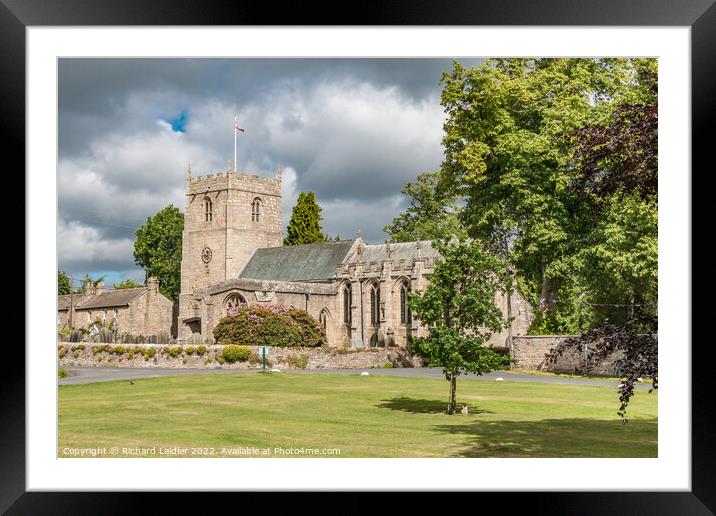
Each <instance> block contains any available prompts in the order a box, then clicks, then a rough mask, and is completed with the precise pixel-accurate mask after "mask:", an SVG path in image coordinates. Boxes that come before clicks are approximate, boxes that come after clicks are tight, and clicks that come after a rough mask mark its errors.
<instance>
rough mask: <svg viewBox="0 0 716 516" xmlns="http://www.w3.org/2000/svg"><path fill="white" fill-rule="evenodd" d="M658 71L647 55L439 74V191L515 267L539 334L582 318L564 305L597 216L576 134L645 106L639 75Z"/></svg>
mask: <svg viewBox="0 0 716 516" xmlns="http://www.w3.org/2000/svg"><path fill="white" fill-rule="evenodd" d="M655 68H656V61H655V60H648V59H581V58H579V59H571V58H560V59H488V60H486V61H485V62H484V63H483V64H482V65H480V66H478V67H476V68H465V67H463V66H462V65H460V64H459V63H455V64H454V69H453V70H452V71H451V72H447V73H445V74H444V75H443V78H442V84H443V92H442V98H441V103H442V105H443V107H444V108H445V111H446V114H447V120H446V122H445V126H444V127H445V136H444V138H443V144H444V147H445V160H444V162H443V164H442V167H441V171H440V182H441V187H442V188H443V189H446V190H447V191H449V192H452V193H453V194H454V195H456V196H458V197H460V198H462V199H463V200H464V203H465V205H464V209H463V210H462V213H461V217H462V220H463V222H464V224H465V226H466V228H467V230H468V233H469V235H470V236H471V237H474V238H478V239H480V240H481V241H483V242H484V243H485V244H486V245H487V247H488V249H489V250H490V251H492V252H494V253H497V254H500V255H501V256H505V257H508V258H509V260H510V261H511V262H512V263H513V264H514V266H515V267H516V271H517V274H518V281H519V283H520V290H522V291H523V292H524V293H525V294H526V295H527V296H528V298H529V299H530V300H531V301H532V302H533V303H534V304H535V305H536V307H537V308H538V313H539V316H538V321H541V322H542V323H543V324H542V329H543V330H544V331H574V330H575V329H578V328H574V325H577V326H578V325H579V324H582V323H584V321H582V322H581V323H580V322H579V321H578V320H579V319H581V316H579V315H578V314H577V315H575V309H570V308H566V307H569V306H572V307H575V306H578V304H579V302H580V300H583V299H584V296H583V295H582V294H583V293H584V289H585V288H586V287H585V280H584V279H583V278H581V277H578V275H577V271H578V270H579V269H581V268H582V264H581V263H579V260H577V256H578V255H579V253H580V251H581V249H582V248H583V247H584V246H585V245H588V243H589V242H590V241H591V240H592V239H593V238H592V237H593V235H592V233H593V232H594V231H596V229H597V227H598V226H599V224H600V221H599V220H598V218H595V217H597V216H598V214H599V212H598V210H597V209H596V208H597V206H596V205H595V204H596V202H595V201H596V200H595V197H594V196H593V195H585V190H584V188H583V186H584V184H585V183H584V181H583V179H584V178H585V174H584V173H582V172H580V170H581V169H580V167H579V164H578V162H579V161H580V159H579V156H577V155H576V152H575V150H576V148H577V145H578V144H579V143H580V141H581V140H584V135H583V134H580V133H579V131H580V129H582V128H584V127H587V126H595V127H596V126H604V125H606V124H608V123H609V121H610V120H611V119H612V116H613V114H614V112H615V110H616V109H617V108H618V107H619V106H622V105H627V104H628V105H643V104H645V103H647V102H648V101H649V99H650V98H652V96H653V93H652V83H651V82H650V81H648V80H645V79H644V78H645V77H647V76H648V73H645V72H649V71H654V70H655ZM580 139H581V140H580ZM595 177H600V176H599V174H593V175H592V178H595ZM559 303H562V305H564V307H565V308H566V311H567V312H568V313H567V314H562V318H561V319H559V318H558V317H557V315H558V311H559V310H558V308H560V305H559ZM584 306H588V305H584ZM563 311H564V309H563ZM570 317H571V319H570ZM586 318H587V319H588V318H589V317H586ZM584 324H586V323H584ZM570 325H571V327H570Z"/></svg>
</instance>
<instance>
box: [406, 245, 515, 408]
mask: <svg viewBox="0 0 716 516" xmlns="http://www.w3.org/2000/svg"><path fill="white" fill-rule="evenodd" d="M433 245H434V246H435V247H436V249H437V250H438V251H439V252H440V255H441V259H439V260H437V261H436V263H435V269H434V271H433V273H432V274H431V275H430V285H429V286H428V287H427V288H426V289H425V290H424V291H418V292H414V293H411V294H410V299H409V304H410V308H411V310H412V311H413V315H414V317H415V318H416V319H418V320H420V322H421V323H422V324H425V325H428V326H429V333H428V336H427V337H413V338H410V340H409V343H410V348H411V350H412V351H413V353H415V354H417V355H419V356H421V357H423V359H424V361H425V365H426V366H427V367H442V368H443V373H444V374H445V378H446V379H447V380H448V381H449V382H450V397H449V402H448V409H447V412H448V414H453V413H454V412H455V407H456V391H457V377H458V376H459V375H461V374H464V373H475V374H478V375H481V374H484V373H488V372H490V371H493V370H495V369H503V368H505V367H507V366H508V365H509V357H507V356H503V355H500V354H498V353H496V352H495V351H493V350H492V348H491V347H488V346H486V344H485V343H486V342H487V340H488V339H489V338H490V336H491V335H492V333H494V332H497V331H500V330H501V329H502V328H504V327H505V325H506V324H507V322H506V321H505V319H504V318H503V317H502V312H501V311H500V309H499V308H498V307H497V305H496V304H495V295H496V293H497V292H498V291H501V292H509V291H511V290H512V281H511V278H510V276H509V275H508V274H507V273H506V267H505V264H504V263H503V261H502V260H500V259H499V258H497V257H495V256H494V255H492V254H490V253H489V252H487V251H486V250H485V248H484V246H483V245H482V244H481V243H479V242H477V241H471V242H467V241H465V240H453V241H452V242H446V241H435V242H433Z"/></svg>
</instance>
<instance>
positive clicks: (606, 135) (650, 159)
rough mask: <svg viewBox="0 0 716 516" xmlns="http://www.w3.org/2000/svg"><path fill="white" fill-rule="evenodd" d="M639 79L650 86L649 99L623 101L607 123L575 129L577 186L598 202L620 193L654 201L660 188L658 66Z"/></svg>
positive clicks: (647, 70)
mask: <svg viewBox="0 0 716 516" xmlns="http://www.w3.org/2000/svg"><path fill="white" fill-rule="evenodd" d="M640 81H641V82H643V83H644V84H645V85H647V86H648V88H649V89H648V96H647V98H646V100H645V101H644V102H639V103H630V104H623V105H620V106H618V107H617V108H616V109H615V110H614V112H613V113H612V116H611V119H610V120H609V121H608V123H607V124H605V125H602V124H590V125H587V126H585V127H583V128H581V129H579V130H578V131H577V132H576V135H577V138H578V141H577V146H576V150H575V158H576V160H577V163H578V168H577V171H578V176H577V177H578V188H579V189H580V190H581V191H582V192H583V193H584V194H587V195H591V196H592V197H593V198H594V199H595V201H596V203H597V205H598V206H599V207H601V205H602V203H604V202H605V201H606V200H607V199H609V198H610V197H611V196H613V195H615V194H617V195H618V194H637V195H639V197H641V198H642V199H645V200H649V199H653V200H655V199H656V195H657V193H658V178H659V173H658V165H659V156H658V135H659V131H658V129H659V123H658V119H659V107H658V100H657V99H658V82H657V74H656V70H653V69H650V68H646V69H642V70H640Z"/></svg>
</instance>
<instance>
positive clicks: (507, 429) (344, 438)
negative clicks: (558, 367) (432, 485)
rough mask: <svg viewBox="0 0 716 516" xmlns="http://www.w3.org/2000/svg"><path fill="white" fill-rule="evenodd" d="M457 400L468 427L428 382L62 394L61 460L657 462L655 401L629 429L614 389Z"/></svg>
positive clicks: (218, 381)
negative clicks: (315, 455) (74, 451)
mask: <svg viewBox="0 0 716 516" xmlns="http://www.w3.org/2000/svg"><path fill="white" fill-rule="evenodd" d="M457 392H458V402H459V403H462V404H467V405H469V414H468V415H454V416H448V415H447V414H445V409H446V403H447V395H448V382H447V381H445V380H436V379H430V378H398V377H388V376H383V377H378V376H368V377H365V376H363V377H361V376H358V375H356V376H346V375H329V374H308V373H293V374H292V373H274V374H260V373H248V374H206V375H203V374H202V375H187V376H174V377H163V378H147V379H139V380H134V384H130V382H129V381H116V382H100V383H92V384H85V385H61V386H59V450H58V454H59V455H60V456H70V455H71V453H70V452H68V451H66V449H67V448H85V449H86V448H104V449H105V450H104V451H103V452H102V453H103V454H104V455H99V456H103V457H107V456H118V457H127V456H139V455H150V456H175V457H176V456H185V457H196V456H213V457H219V456H237V455H238V456H253V457H256V456H262V454H263V456H271V457H276V456H301V457H305V456H306V454H303V455H301V454H297V453H295V451H296V450H297V449H299V450H300V449H303V450H304V451H306V450H308V449H318V450H324V449H330V450H334V449H338V450H340V453H337V452H335V451H329V452H326V453H327V454H328V455H326V454H322V455H321V456H338V457H656V456H657V399H658V398H657V392H656V391H654V392H653V393H652V394H648V393H647V391H646V390H638V391H637V393H636V395H635V397H634V399H633V400H632V403H631V404H630V406H629V409H628V413H627V415H628V416H629V423H628V424H626V425H625V424H622V423H621V421H620V418H619V417H618V416H617V414H616V411H617V408H618V394H617V392H616V387H591V386H580V385H563V384H547V383H517V382H507V381H505V382H493V381H476V380H460V381H458V390H457ZM173 447H179V448H184V449H185V450H186V451H181V450H179V449H171V448H173ZM112 448H116V449H117V453H116V455H114V453H112V451H111V450H112ZM123 448H127V450H123ZM137 448H141V449H137ZM254 448H255V449H257V450H258V453H254V452H253V451H249V450H253V449H254ZM278 448H281V449H282V450H284V452H285V451H286V450H291V449H292V451H293V452H294V453H291V454H283V455H282V454H281V453H279V452H278V450H277V449H278ZM194 449H201V450H194ZM264 450H268V453H266V454H264ZM197 452H198V453H201V454H200V455H198V454H197Z"/></svg>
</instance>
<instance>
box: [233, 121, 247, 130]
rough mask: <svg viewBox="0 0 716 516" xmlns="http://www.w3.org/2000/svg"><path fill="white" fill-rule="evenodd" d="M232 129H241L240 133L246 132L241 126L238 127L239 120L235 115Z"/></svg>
mask: <svg viewBox="0 0 716 516" xmlns="http://www.w3.org/2000/svg"><path fill="white" fill-rule="evenodd" d="M234 129H236V130H237V131H241V132H242V133H245V132H246V131H244V130H243V129H242V128H241V127H239V120H238V118H236V117H234Z"/></svg>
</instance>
